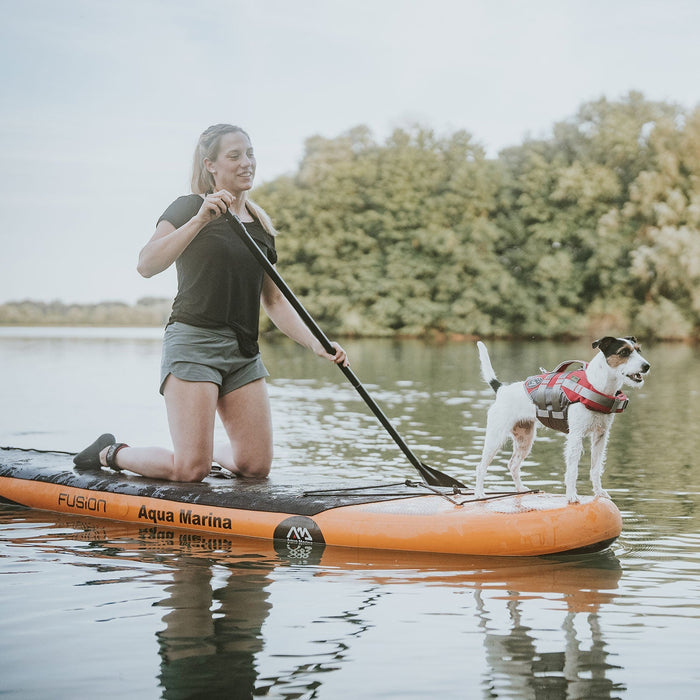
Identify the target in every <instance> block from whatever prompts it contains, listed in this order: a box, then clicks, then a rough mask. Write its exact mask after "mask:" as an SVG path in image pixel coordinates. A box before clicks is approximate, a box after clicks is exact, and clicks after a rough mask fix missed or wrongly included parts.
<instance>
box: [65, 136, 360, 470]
mask: <svg viewBox="0 0 700 700" xmlns="http://www.w3.org/2000/svg"><path fill="white" fill-rule="evenodd" d="M255 165H256V164H255V156H254V153H253V147H252V145H251V142H250V138H249V137H248V135H247V134H246V132H245V131H243V130H242V129H241V128H240V127H237V126H232V125H230V124H219V125H216V126H212V127H209V128H208V129H207V130H206V131H205V132H204V133H203V134H202V135H201V137H200V139H199V143H198V145H197V149H196V151H195V157H194V167H193V172H192V192H193V194H190V195H186V196H183V197H179V198H178V199H177V200H175V201H174V202H173V203H172V204H171V205H170V206H169V207H168V208H167V209H166V210H165V212H164V213H163V215H162V216H161V217H160V219H159V221H158V224H157V226H156V230H155V233H154V234H153V237H152V238H151V240H150V241H149V242H148V243H147V244H146V246H145V247H144V248H143V250H142V251H141V254H140V256H139V262H138V271H139V272H140V273H141V274H142V275H143V276H144V277H152V276H153V275H157V274H158V273H160V272H163V270H166V269H167V268H169V267H170V266H171V265H172V264H173V263H175V265H176V268H177V278H178V291H177V296H176V297H175V301H174V303H173V309H172V314H171V316H170V320H169V322H168V325H167V327H166V330H165V337H164V340H163V357H162V369H161V386H160V391H161V393H162V394H163V396H164V397H165V405H166V408H167V412H168V424H169V427H170V434H171V437H172V441H173V447H174V451H170V450H167V449H164V448H160V447H130V446H128V445H125V444H124V443H118V442H117V441H116V440H115V438H114V436H113V435H111V434H110V433H106V434H104V435H101V436H100V437H99V438H97V440H96V441H95V442H94V443H93V444H92V445H90V446H89V447H87V448H85V449H84V450H83V451H82V452H81V453H80V454H78V455H77V456H76V457H75V459H74V462H75V464H76V465H77V466H78V467H81V468H87V469H90V468H95V469H99V468H100V467H101V466H104V467H110V468H112V469H117V470H120V469H128V470H129V471H131V472H135V473H137V474H142V475H144V476H149V477H155V478H159V479H170V480H173V481H201V480H202V479H203V478H204V477H205V476H207V474H209V472H210V469H211V464H212V462H216V463H217V464H219V465H220V466H222V467H224V468H225V469H228V470H229V471H231V472H233V473H234V474H237V475H239V476H243V477H257V478H261V477H266V476H267V475H268V474H269V472H270V466H271V464H272V423H271V418H270V406H269V400H268V394H267V385H266V383H265V377H266V376H268V373H267V370H266V369H265V366H264V365H263V363H262V360H261V358H260V352H259V349H258V343H257V338H258V319H259V314H260V304H261V302H262V306H263V308H264V309H265V312H266V313H267V315H268V316H269V317H270V319H271V320H272V321H273V323H274V324H275V325H276V326H277V327H278V328H279V329H280V330H281V331H282V332H283V333H285V334H286V335H287V336H289V337H290V338H292V339H293V340H295V341H296V342H298V343H300V344H301V345H303V346H305V347H307V348H309V349H311V350H313V352H315V353H316V354H317V355H319V356H320V357H324V358H326V359H328V360H331V361H332V362H335V363H336V364H343V365H347V357H346V354H345V351H344V350H343V349H342V348H341V347H340V346H339V345H338V344H337V343H333V347H334V348H335V350H336V354H335V355H329V354H328V353H326V352H325V351H324V349H323V347H322V346H321V344H320V343H319V342H318V340H316V338H315V337H314V336H313V335H312V334H311V332H310V331H309V330H308V329H307V327H306V326H305V325H304V323H303V322H302V320H301V319H300V318H299V316H298V314H297V313H296V311H295V310H294V309H293V307H292V306H291V304H290V303H289V302H288V301H287V299H286V298H285V297H284V296H283V295H282V294H281V293H280V292H279V290H278V289H277V287H276V286H275V285H274V283H273V282H272V280H271V279H270V278H269V277H268V276H267V275H266V274H265V273H264V271H263V269H262V268H261V267H260V265H259V263H258V262H257V261H256V260H255V258H254V257H253V256H252V254H251V253H250V251H248V250H247V248H246V247H245V245H244V244H243V242H242V241H241V240H240V239H239V237H238V236H237V235H236V234H235V233H234V232H233V231H232V230H231V228H230V226H229V225H228V223H227V222H226V220H225V219H224V218H223V217H222V214H223V213H224V212H225V211H226V210H227V209H230V210H231V211H232V212H233V213H235V214H236V215H237V216H238V217H239V218H240V219H241V221H242V222H244V224H245V225H246V228H247V229H248V231H249V233H250V234H251V235H252V236H253V238H254V239H255V240H256V242H257V243H258V245H259V246H260V247H261V248H262V250H263V251H264V252H265V253H266V255H267V257H268V259H269V260H270V261H271V262H272V263H275V262H276V260H277V254H276V252H275V239H274V236H275V230H274V228H273V227H272V223H271V222H270V219H269V217H268V216H267V214H266V213H265V212H264V211H263V210H262V209H261V208H260V207H259V206H257V205H256V204H254V203H253V202H252V201H251V200H249V199H248V196H247V195H248V191H249V190H250V189H251V188H252V186H253V179H254V177H255ZM217 412H218V414H219V417H220V418H221V421H222V423H223V425H224V428H225V429H226V433H227V435H228V442H226V443H225V444H221V445H219V444H217V445H215V444H214V421H215V416H216V413H217Z"/></svg>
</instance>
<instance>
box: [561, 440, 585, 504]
mask: <svg viewBox="0 0 700 700" xmlns="http://www.w3.org/2000/svg"><path fill="white" fill-rule="evenodd" d="M582 453H583V439H582V436H581V434H580V433H575V432H572V433H569V435H568V436H567V438H566V445H565V447H564V461H565V462H566V476H565V477H564V483H565V484H566V500H567V501H569V503H578V502H579V497H578V494H577V493H576V481H577V479H578V464H579V462H580V461H581V454H582Z"/></svg>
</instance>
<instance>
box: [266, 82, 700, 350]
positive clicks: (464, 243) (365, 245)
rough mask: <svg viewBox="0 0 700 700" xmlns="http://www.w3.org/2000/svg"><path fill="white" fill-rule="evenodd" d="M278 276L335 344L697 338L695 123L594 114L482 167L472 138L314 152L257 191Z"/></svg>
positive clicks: (659, 115)
mask: <svg viewBox="0 0 700 700" xmlns="http://www.w3.org/2000/svg"><path fill="white" fill-rule="evenodd" d="M255 194H256V199H257V201H259V202H260V204H262V205H263V206H264V207H265V208H266V209H267V210H268V211H269V212H270V213H271V215H272V216H273V219H274V220H275V223H276V226H277V228H278V229H279V231H280V233H281V235H280V237H279V238H278V249H279V252H280V270H281V271H282V273H283V275H284V276H285V279H286V280H287V282H288V283H289V284H290V286H291V287H292V289H294V290H295V292H296V293H297V294H298V296H299V297H300V298H302V299H303V302H304V304H305V305H306V306H307V308H308V309H309V311H310V312H311V313H312V314H313V315H314V316H315V317H316V318H318V320H319V321H320V322H322V324H323V325H324V327H325V328H327V329H328V330H329V331H331V332H332V333H334V334H337V333H342V334H359V335H419V336H420V335H430V334H448V335H495V336H527V337H531V336H534V337H553V336H559V337H565V336H582V335H588V334H598V333H608V332H612V333H627V332H632V331H633V332H635V333H637V334H639V335H642V336H644V337H649V336H658V337H666V338H687V337H691V336H696V335H697V332H698V328H699V327H700V284H699V283H700V109H696V110H695V111H693V112H691V113H685V112H684V111H683V110H681V109H680V108H679V107H677V106H675V105H670V104H666V103H661V102H651V101H648V100H645V99H644V97H643V96H642V95H640V94H638V93H630V94H629V95H628V96H627V97H626V98H624V99H622V100H620V101H617V102H611V101H608V100H606V99H600V100H597V101H594V102H590V103H587V104H584V105H583V106H582V107H581V108H580V110H579V112H578V113H577V114H576V115H575V117H573V118H572V119H570V120H567V121H565V122H562V123H558V124H555V125H554V127H553V129H552V134H551V136H550V137H549V138H547V139H540V140H528V141H526V142H524V143H523V144H522V145H520V146H517V147H514V148H510V149H507V150H505V151H503V152H502V153H501V154H500V155H499V157H498V158H497V159H488V158H486V156H485V154H484V150H483V148H482V147H481V146H480V145H479V143H478V142H477V141H475V140H474V139H473V138H472V136H471V135H470V134H468V133H467V132H465V131H457V132H455V133H452V134H450V135H447V136H439V135H437V134H436V133H435V132H434V131H433V130H432V129H429V128H427V127H425V126H422V125H414V126H410V127H405V128H400V129H396V130H395V131H394V132H393V133H392V134H391V135H390V136H389V137H388V138H387V139H386V140H385V142H384V143H378V142H377V141H376V140H375V139H374V138H373V136H372V134H371V132H370V131H369V129H367V128H366V127H364V126H359V127H356V128H354V129H352V130H350V131H348V132H347V133H345V134H342V135H340V136H339V137H337V138H331V139H328V138H323V137H321V136H314V137H312V138H310V139H308V140H307V142H306V144H305V153H304V156H303V158H302V161H301V163H300V166H299V169H298V172H297V173H296V174H295V175H293V176H286V177H281V178H278V179H276V180H274V181H271V182H268V183H266V184H265V185H263V186H261V187H259V188H258V189H257V190H256V193H255Z"/></svg>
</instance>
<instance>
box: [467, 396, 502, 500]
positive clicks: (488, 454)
mask: <svg viewBox="0 0 700 700" xmlns="http://www.w3.org/2000/svg"><path fill="white" fill-rule="evenodd" d="M493 413H494V411H493V409H489V418H491V417H492V416H493ZM496 423H497V421H496V420H489V421H487V423H486V435H485V436H484V448H483V450H482V451H481V461H480V462H479V466H478V467H477V468H476V486H475V487H474V495H475V496H476V497H477V498H483V497H484V481H485V479H486V470H487V469H488V467H489V464H491V462H493V458H494V457H495V456H496V454H497V452H498V451H499V450H500V449H501V447H503V443H504V442H505V441H506V439H507V438H508V434H507V433H506V432H505V431H504V430H503V428H502V426H497V425H496Z"/></svg>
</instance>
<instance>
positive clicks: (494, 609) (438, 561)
mask: <svg viewBox="0 0 700 700" xmlns="http://www.w3.org/2000/svg"><path fill="white" fill-rule="evenodd" d="M0 526H2V527H3V531H4V533H5V538H4V542H3V553H4V555H5V556H8V555H10V554H13V550H17V553H16V554H15V555H14V556H15V557H17V558H21V557H22V554H21V552H22V551H23V550H24V551H26V550H27V549H31V551H32V552H33V554H32V558H33V559H34V562H33V564H32V567H33V568H35V569H40V571H37V572H35V573H41V574H45V575H46V576H47V577H48V576H50V575H51V569H52V567H55V566H57V565H58V564H57V562H58V561H64V565H69V566H74V567H80V568H81V569H82V571H83V576H82V577H81V576H80V574H78V582H77V584H76V585H78V586H80V579H81V578H82V583H83V585H84V584H90V585H96V584H97V583H98V582H99V583H100V584H103V585H104V584H109V585H111V586H119V587H127V588H132V589H133V587H134V584H137V585H136V588H140V587H141V586H142V585H143V584H144V581H145V580H146V579H144V576H143V567H144V566H146V567H147V568H148V569H149V570H150V573H151V576H150V577H149V579H154V580H155V582H156V583H157V585H156V586H155V588H156V590H157V591H160V593H158V595H157V599H155V600H154V593H155V591H154V590H151V589H153V588H154V586H152V585H149V586H148V588H149V590H148V594H147V595H146V596H145V598H144V597H143V596H142V603H143V605H140V606H139V605H138V598H137V601H136V603H135V602H134V601H132V602H131V603H130V604H129V610H128V612H127V614H128V616H129V617H130V618H133V619H137V620H138V619H139V618H141V617H142V616H144V615H148V616H155V618H156V620H154V622H155V623H156V624H155V625H153V624H149V625H145V626H146V627H150V628H151V629H153V628H154V626H155V629H156V631H155V634H154V644H155V646H156V648H157V652H158V657H159V658H158V660H155V659H154V668H153V669H152V673H153V674H154V675H155V676H156V677H157V682H158V687H159V688H160V692H161V697H163V698H189V697H196V696H198V694H202V696H203V697H212V698H218V697H221V698H223V697H228V698H249V697H253V696H254V695H255V696H260V695H263V696H269V697H284V698H298V697H323V696H324V695H323V694H321V695H316V694H315V693H321V692H322V691H323V690H324V689H325V688H328V689H329V691H330V690H331V689H332V694H330V695H328V697H360V696H362V697H369V696H371V694H372V687H377V688H378V687H379V686H381V685H382V684H384V683H386V682H387V679H386V678H385V677H384V675H382V674H379V675H378V676H377V678H367V679H364V680H362V681H359V682H360V683H361V684H362V683H366V684H367V686H368V687H367V688H366V690H364V691H363V693H362V694H360V695H355V694H353V693H352V692H350V691H349V689H346V690H345V691H343V690H342V689H341V690H339V687H342V683H341V680H342V679H343V678H344V679H347V677H348V674H349V673H352V667H353V664H354V663H355V661H356V659H357V655H358V652H361V654H362V653H366V649H364V650H363V647H366V646H367V644H368V643H372V647H376V645H377V643H378V640H377V637H379V640H382V639H383V640H385V641H386V642H388V643H389V644H390V646H388V647H387V649H386V651H384V652H383V656H384V658H383V663H384V664H386V668H391V669H393V670H394V673H396V672H397V670H398V669H399V668H400V665H401V663H402V659H403V657H404V656H405V655H406V654H408V655H413V656H414V657H416V659H415V660H416V662H419V661H420V657H421V656H422V657H426V656H428V655H429V654H430V653H431V647H432V646H433V645H435V644H438V645H441V646H444V640H441V639H440V634H439V627H438V628H437V629H436V628H435V625H434V623H433V622H431V620H430V618H431V617H432V618H435V617H436V616H437V617H438V619H439V617H441V616H444V615H450V616H455V615H458V616H459V618H460V625H459V628H460V631H461V632H464V631H468V632H469V634H470V635H476V637H477V639H474V640H472V646H473V644H474V643H475V642H477V641H479V643H480V644H481V645H482V646H483V649H484V653H483V654H482V656H483V658H484V660H485V667H484V668H483V669H482V670H481V671H480V673H479V674H478V676H479V677H478V678H477V677H476V675H477V674H474V675H475V678H474V681H475V682H477V683H478V684H479V685H481V687H482V688H483V689H484V691H488V692H487V695H489V696H491V697H518V698H521V697H542V695H541V692H542V691H546V697H549V698H566V697H613V695H611V694H610V693H611V692H612V691H613V690H615V691H619V690H621V689H623V686H622V684H620V683H619V682H617V683H616V682H615V681H613V680H612V679H610V678H609V677H608V675H607V672H608V670H609V669H615V668H619V666H616V665H615V664H614V663H611V660H610V658H609V656H610V654H609V652H608V651H607V650H606V647H607V644H606V642H605V640H604V633H603V630H602V626H601V623H600V619H599V613H600V610H601V607H602V606H604V605H606V604H610V603H612V602H613V601H614V599H615V595H616V590H617V588H618V583H619V579H620V577H621V575H622V570H621V567H620V564H619V561H618V560H617V558H616V557H615V556H614V554H612V553H611V552H607V553H602V554H598V555H589V556H586V557H575V558H571V557H569V558H563V557H560V558H556V557H552V558H546V559H539V560H532V559H502V558H487V557H472V558H464V557H437V556H430V555H416V556H410V557H409V558H408V559H406V558H404V559H403V560H401V559H398V558H397V555H395V554H392V553H382V552H376V553H373V552H368V551H358V550H345V549H341V548H326V549H325V550H324V549H323V548H322V547H321V548H319V546H318V545H308V546H306V547H305V548H304V549H303V550H301V551H300V550H298V549H294V550H291V551H288V550H287V549H286V545H285V546H284V549H281V548H279V546H278V548H277V549H275V548H274V547H273V545H272V544H271V543H265V542H257V541H253V540H246V539H244V538H228V537H220V536H208V535H199V534H196V533H194V534H193V533H188V532H177V531H173V530H165V529H161V528H157V527H149V528H143V527H138V526H134V525H129V524H121V523H119V524H118V523H111V522H102V521H97V520H81V519H78V518H75V517H71V516H63V515H53V514H52V515H51V516H50V522H47V517H46V515H45V514H39V513H35V512H29V511H17V510H16V509H9V508H5V509H3V510H0ZM98 571H99V572H102V573H107V574H108V577H107V578H106V579H102V580H101V581H98V580H96V575H97V572H98ZM338 587H340V589H339V588H338ZM436 590H439V595H437V596H435V595H433V594H432V592H433V591H436ZM295 591H297V592H298V595H294V596H293V597H292V598H291V599H289V598H287V595H288V594H289V593H293V592H295ZM406 591H415V593H418V594H419V595H420V596H421V598H422V599H423V600H421V601H420V602H418V601H417V602H416V604H415V605H413V606H411V607H409V608H407V609H405V610H404V611H403V619H398V620H396V621H395V624H398V625H399V626H405V625H406V624H407V619H406V618H407V616H410V618H411V620H410V623H409V624H411V625H418V626H422V628H423V631H422V632H420V633H419V637H420V641H419V644H418V647H417V648H411V646H409V647H407V648H406V647H404V646H403V644H404V642H405V641H407V640H402V639H401V637H399V636H397V635H394V634H392V632H391V629H390V627H384V628H382V629H381V630H379V629H378V628H377V624H378V620H379V619H381V618H383V617H385V616H386V614H387V613H389V614H393V613H394V612H395V605H393V601H391V598H396V597H400V596H401V594H402V593H403V592H406ZM65 593H66V591H53V593H51V592H49V593H47V594H46V596H45V600H42V601H36V602H37V604H38V605H39V606H41V605H45V606H46V607H47V608H51V607H54V606H57V605H58V606H61V605H65V601H64V600H63V595H64V594H65ZM16 594H18V592H15V595H16ZM10 597H12V596H10ZM449 598H452V599H453V603H452V604H451V605H450V606H449V607H448V608H447V609H445V608H444V607H443V605H440V606H438V607H435V606H436V604H437V603H439V602H440V601H447V600H449ZM431 599H432V600H431ZM454 599H458V602H457V604H455V602H454ZM534 600H539V601H546V603H547V605H546V607H547V608H548V621H547V623H548V624H547V629H546V630H542V629H541V628H534V627H532V626H529V625H528V624H526V623H525V621H524V619H523V618H524V617H525V616H526V615H525V610H526V608H527V606H528V605H529V603H530V602H531V601H534ZM285 602H286V604H287V605H288V606H289V609H286V610H283V611H281V614H277V611H276V609H275V605H277V606H281V605H284V603H285ZM113 605H115V606H118V605H119V601H118V600H115V602H114V603H113ZM382 608H389V610H384V611H382ZM71 612H72V610H71V607H70V605H69V606H67V607H66V608H64V609H63V610H62V613H63V614H64V615H69V614H70V613H71ZM93 613H95V614H96V616H97V617H96V619H97V620H100V621H103V622H104V621H105V620H109V619H112V620H115V619H116V618H118V617H119V613H114V617H112V616H108V617H105V616H104V614H103V612H102V611H101V606H99V605H97V606H95V607H94V609H93ZM3 626H4V628H5V629H4V634H3V639H5V640H6V639H8V637H9V638H11V637H12V636H13V635H19V634H20V633H21V629H20V627H19V626H18V625H16V623H14V624H13V623H8V622H7V620H6V621H5V622H4V623H3ZM378 632H380V634H379V635H378V634H377V633H378ZM543 632H544V634H543ZM436 633H437V634H436ZM103 634H104V632H103ZM372 637H374V638H375V640H374V642H372ZM142 643H143V640H142V641H141V644H142ZM105 644H106V649H105V650H104V651H106V652H109V641H108V640H105V639H104V638H102V642H101V645H105ZM387 652H388V653H387ZM361 654H360V655H361ZM470 654H472V655H473V654H474V650H473V649H472V650H471V651H470ZM107 655H109V653H107ZM101 656H102V654H100V652H99V651H98V650H93V651H92V652H91V654H90V655H88V656H87V658H84V659H83V662H84V663H85V664H87V665H91V664H94V663H97V662H98V661H99V660H100V658H101ZM45 664H46V665H45V668H46V671H47V676H48V677H51V674H52V672H53V668H52V663H51V661H49V660H47V661H46V662H45ZM423 665H424V664H423ZM8 670H9V669H8ZM334 675H337V676H338V677H339V678H338V680H337V681H336V680H335V679H334ZM467 675H469V674H467ZM459 676H460V677H463V676H464V674H463V671H461V670H460V671H459ZM4 678H5V682H6V683H7V684H8V685H6V687H7V688H8V690H10V691H19V690H20V688H19V686H14V685H13V681H14V674H13V672H12V671H11V670H9V673H8V674H6V675H5V676H4ZM106 680H107V679H106V678H104V677H103V678H100V676H99V674H98V675H97V676H96V677H94V678H93V681H95V682H97V683H101V682H105V681H106ZM446 681H447V682H448V683H452V682H453V679H451V677H450V676H449V673H448V675H446V676H445V677H444V678H443V679H441V680H433V681H431V682H433V683H437V684H438V686H439V685H440V684H444V683H445V682H446ZM343 682H344V681H343ZM391 682H392V683H394V684H396V686H397V688H398V689H397V690H395V691H390V694H393V695H394V696H395V697H405V694H404V692H405V690H402V689H405V688H406V686H404V685H403V684H402V683H401V679H400V677H397V676H394V677H393V679H392V681H391ZM357 683H358V681H357V680H356V681H355V687H356V686H357ZM43 689H44V690H48V688H43ZM137 689H138V688H137V687H132V691H135V690H137ZM203 689H206V693H203ZM55 690H56V688H55V687H54V692H55ZM526 691H529V692H526ZM603 691H605V692H604V693H603ZM592 693H595V694H592ZM377 694H378V695H380V694H382V693H379V692H378V693H377ZM53 696H54V697H60V696H61V693H60V688H59V693H58V694H57V695H53Z"/></svg>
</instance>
